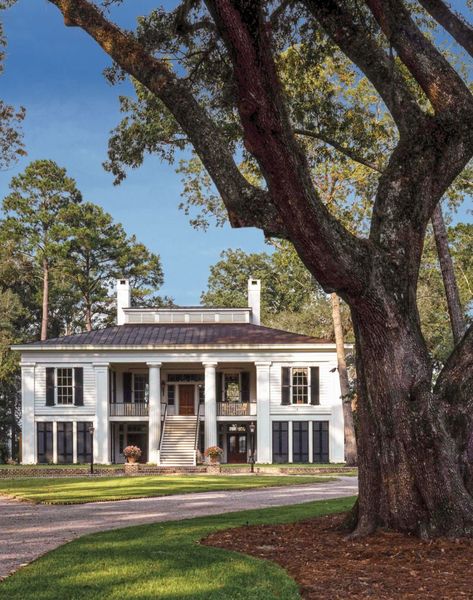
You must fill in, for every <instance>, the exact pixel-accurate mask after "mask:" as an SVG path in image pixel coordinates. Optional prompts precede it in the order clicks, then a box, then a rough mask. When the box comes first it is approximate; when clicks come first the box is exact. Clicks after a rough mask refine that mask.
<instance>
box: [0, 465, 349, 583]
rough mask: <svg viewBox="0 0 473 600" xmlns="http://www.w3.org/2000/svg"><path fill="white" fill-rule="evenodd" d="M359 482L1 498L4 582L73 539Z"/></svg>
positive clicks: (315, 495) (295, 499)
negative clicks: (53, 499)
mask: <svg viewBox="0 0 473 600" xmlns="http://www.w3.org/2000/svg"><path fill="white" fill-rule="evenodd" d="M357 491H358V482H357V479H356V477H339V478H338V479H337V480H336V481H327V483H317V484H304V485H294V486H285V487H273V488H263V489H253V490H242V491H234V490H232V491H227V492H225V491H222V492H209V493H206V492H203V493H198V494H181V495H175V496H161V497H159V498H140V499H138V500H119V501H116V502H91V503H89V504H76V505H69V506H67V505H66V506H64V505H62V506H61V505H55V506H48V505H43V504H30V503H29V502H21V501H18V500H12V499H9V498H6V497H5V496H0V579H2V578H4V577H6V576H8V575H9V574H11V573H13V572H14V571H16V570H17V569H18V568H19V567H21V566H23V565H25V564H27V563H29V562H31V561H32V560H34V559H35V558H38V556H41V555H42V554H45V553H46V552H49V551H50V550H53V549H54V548H57V546H60V545H61V544H65V543H66V542H69V541H70V540H73V539H75V538H77V537H80V536H82V535H85V534H87V533H94V532H96V531H105V530H107V529H118V528H120V527H130V526H132V525H142V524H144V523H155V522H157V521H176V520H181V519H190V518H192V517H202V516H206V515H216V514H221V513H225V512H235V511H239V510H248V509H252V508H266V507H269V506H284V505H286V504H298V503H301V502H310V501H312V500H328V499H331V498H340V497H341V496H353V495H356V493H357Z"/></svg>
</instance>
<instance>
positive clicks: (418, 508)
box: [352, 289, 473, 538]
mask: <svg viewBox="0 0 473 600" xmlns="http://www.w3.org/2000/svg"><path fill="white" fill-rule="evenodd" d="M393 292H394V290H393V289H391V290H389V291H388V290H377V293H376V296H377V297H375V296H373V297H372V298H371V299H366V300H365V301H363V303H360V305H358V306H357V307H355V308H353V307H352V318H353V325H354V329H355V334H356V340H357V342H356V353H357V357H356V358H357V382H358V391H357V393H358V404H357V417H358V422H359V429H360V435H359V439H358V466H359V478H360V495H359V502H358V504H357V515H356V527H355V529H354V532H353V534H352V535H354V536H360V535H366V534H369V533H370V532H372V531H374V530H375V529H376V528H377V527H379V526H383V527H389V528H392V529H396V530H397V531H404V532H408V533H413V534H415V535H418V536H420V537H423V538H430V537H438V536H448V537H458V536H464V535H469V536H471V535H472V534H473V498H472V496H471V494H470V492H469V490H468V482H467V479H466V477H465V472H464V470H463V468H462V461H461V460H460V456H459V444H458V443H457V440H455V439H454V437H453V435H452V428H449V427H448V422H447V418H446V413H445V410H444V403H445V396H444V395H442V394H437V395H435V396H434V393H433V392H432V388H431V381H432V366H431V361H430V358H429V355H428V351H427V348H426V346H425V342H424V339H423V337H422V333H421V330H420V323H419V319H418V315H417V309H416V308H415V305H413V306H412V308H411V310H410V311H407V310H406V307H403V308H401V310H400V309H399V306H397V305H396V304H395V302H394V301H393V297H395V294H393ZM386 309H388V310H386ZM470 363H471V361H470ZM470 363H468V364H470ZM457 397H458V395H457ZM459 437H461V436H459ZM461 439H462V440H463V439H464V437H462V438H461Z"/></svg>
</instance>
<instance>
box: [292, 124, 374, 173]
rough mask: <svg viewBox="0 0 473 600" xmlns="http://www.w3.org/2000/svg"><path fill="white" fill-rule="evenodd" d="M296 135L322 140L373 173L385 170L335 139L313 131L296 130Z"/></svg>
mask: <svg viewBox="0 0 473 600" xmlns="http://www.w3.org/2000/svg"><path fill="white" fill-rule="evenodd" d="M294 133H296V134H297V135H304V136H306V137H311V138H314V139H316V140H320V141H321V142H324V143H325V144H328V145H329V146H332V148H335V150H338V151H339V152H340V153H341V154H344V155H345V156H347V157H348V158H351V160H354V161H355V162H357V163H360V165H364V166H365V167H368V169H373V171H377V172H378V173H382V172H383V170H382V169H381V168H380V167H378V165H376V164H375V163H373V162H371V161H369V160H367V159H366V158H364V157H363V156H361V154H358V152H355V151H354V150H352V149H351V148H347V147H346V146H344V145H343V144H340V142H337V140H334V139H333V138H331V137H329V136H327V135H325V134H324V133H320V132H318V131H312V130H310V129H295V130H294Z"/></svg>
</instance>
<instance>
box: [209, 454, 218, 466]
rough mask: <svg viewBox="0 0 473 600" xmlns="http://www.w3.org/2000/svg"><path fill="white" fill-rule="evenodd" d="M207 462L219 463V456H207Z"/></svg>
mask: <svg viewBox="0 0 473 600" xmlns="http://www.w3.org/2000/svg"><path fill="white" fill-rule="evenodd" d="M209 462H210V464H211V465H218V464H220V456H209Z"/></svg>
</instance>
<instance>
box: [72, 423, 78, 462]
mask: <svg viewBox="0 0 473 600" xmlns="http://www.w3.org/2000/svg"><path fill="white" fill-rule="evenodd" d="M72 462H73V463H74V464H76V463H77V421H74V423H72Z"/></svg>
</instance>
